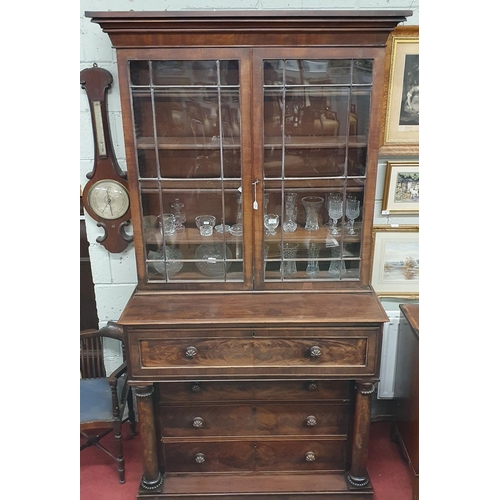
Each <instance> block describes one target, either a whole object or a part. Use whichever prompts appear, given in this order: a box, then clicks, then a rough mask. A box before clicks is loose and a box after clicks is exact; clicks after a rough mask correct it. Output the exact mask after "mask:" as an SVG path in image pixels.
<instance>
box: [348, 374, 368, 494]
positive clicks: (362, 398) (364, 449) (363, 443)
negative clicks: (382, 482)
mask: <svg viewBox="0 0 500 500" xmlns="http://www.w3.org/2000/svg"><path fill="white" fill-rule="evenodd" d="M374 391H375V382H372V381H357V382H356V407H355V410H354V428H353V437H352V457H351V469H350V470H349V471H348V473H347V481H348V482H349V484H350V485H352V486H355V487H358V488H362V487H364V486H367V485H368V483H369V481H370V479H369V477H368V471H367V470H366V461H367V459H368V440H369V437H370V416H371V415H370V413H371V401H372V394H373V392H374Z"/></svg>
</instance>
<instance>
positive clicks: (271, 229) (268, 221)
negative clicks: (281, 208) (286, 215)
mask: <svg viewBox="0 0 500 500" xmlns="http://www.w3.org/2000/svg"><path fill="white" fill-rule="evenodd" d="M279 224H280V216H279V215H278V214H266V215H264V227H265V228H266V234H267V235H268V236H274V235H275V234H276V228H277V227H278V226H279Z"/></svg>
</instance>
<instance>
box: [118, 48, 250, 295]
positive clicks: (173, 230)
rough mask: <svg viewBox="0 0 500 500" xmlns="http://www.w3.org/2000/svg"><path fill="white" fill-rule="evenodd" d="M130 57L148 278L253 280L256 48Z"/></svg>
mask: <svg viewBox="0 0 500 500" xmlns="http://www.w3.org/2000/svg"><path fill="white" fill-rule="evenodd" d="M122 57H124V58H125V59H126V64H125V65H124V66H125V67H126V68H127V72H128V74H127V78H126V81H128V82H129V88H128V89H126V93H127V94H128V98H129V99H130V103H129V108H130V110H131V114H132V116H131V120H130V123H133V124H134V130H132V131H129V133H130V134H131V136H132V138H131V139H132V140H129V141H127V142H129V143H132V144H135V151H134V152H133V153H132V155H131V156H132V157H131V158H130V157H129V160H132V163H135V166H136V168H135V169H129V172H130V171H131V170H132V171H133V172H131V174H132V175H137V186H138V192H137V193H135V205H136V207H135V209H136V211H138V212H139V213H138V214H137V213H136V217H135V219H134V220H136V221H139V220H140V221H141V224H142V227H141V228H134V231H135V233H136V234H137V233H139V235H138V236H139V237H138V238H137V237H136V247H140V249H139V250H138V256H140V255H141V254H142V257H143V258H142V259H140V262H138V269H139V275H140V280H139V281H140V282H141V283H142V284H147V285H148V287H158V288H164V287H165V285H166V284H167V285H171V286H169V288H171V287H173V288H180V289H182V288H186V289H188V288H193V287H195V288H197V289H203V288H211V287H213V285H214V284H216V286H217V288H222V289H224V288H227V289H248V288H250V287H251V286H252V251H251V250H252V249H251V236H252V221H251V216H252V214H251V207H249V206H248V202H246V201H245V200H246V199H247V198H248V196H247V197H246V196H245V195H246V193H247V192H248V191H250V190H251V180H250V155H249V153H250V151H251V148H250V138H251V137H250V127H249V123H250V100H249V99H248V97H246V98H244V97H243V96H249V95H250V88H249V85H250V79H249V73H250V72H249V57H248V51H246V50H243V51H242V50H233V49H217V50H216V51H215V50H211V49H207V50H197V49H187V50H185V49H179V50H175V49H174V50H152V51H150V57H149V58H148V59H146V60H145V59H143V57H144V53H142V56H141V57H142V58H141V59H135V58H134V52H133V51H131V52H129V53H128V54H126V55H125V56H122ZM122 93H123V90H122ZM243 137H246V138H245V140H243V139H242V138H243ZM244 172H248V174H247V176H246V177H245V174H244ZM133 184H134V183H133ZM138 229H139V230H138Z"/></svg>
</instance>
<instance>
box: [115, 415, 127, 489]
mask: <svg viewBox="0 0 500 500" xmlns="http://www.w3.org/2000/svg"><path fill="white" fill-rule="evenodd" d="M115 460H116V465H117V468H118V479H119V481H120V483H122V484H123V483H124V482H125V460H124V458H123V443H122V432H121V423H120V422H117V425H115Z"/></svg>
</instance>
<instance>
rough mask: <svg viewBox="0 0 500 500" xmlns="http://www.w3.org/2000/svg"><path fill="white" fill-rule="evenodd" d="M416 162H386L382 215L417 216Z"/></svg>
mask: <svg viewBox="0 0 500 500" xmlns="http://www.w3.org/2000/svg"><path fill="white" fill-rule="evenodd" d="M418 166H419V164H418V161H414V162H403V161H401V162H399V161H388V162H387V169H386V171H385V184H384V197H383V199H382V213H390V214H418V209H419V171H418Z"/></svg>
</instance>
